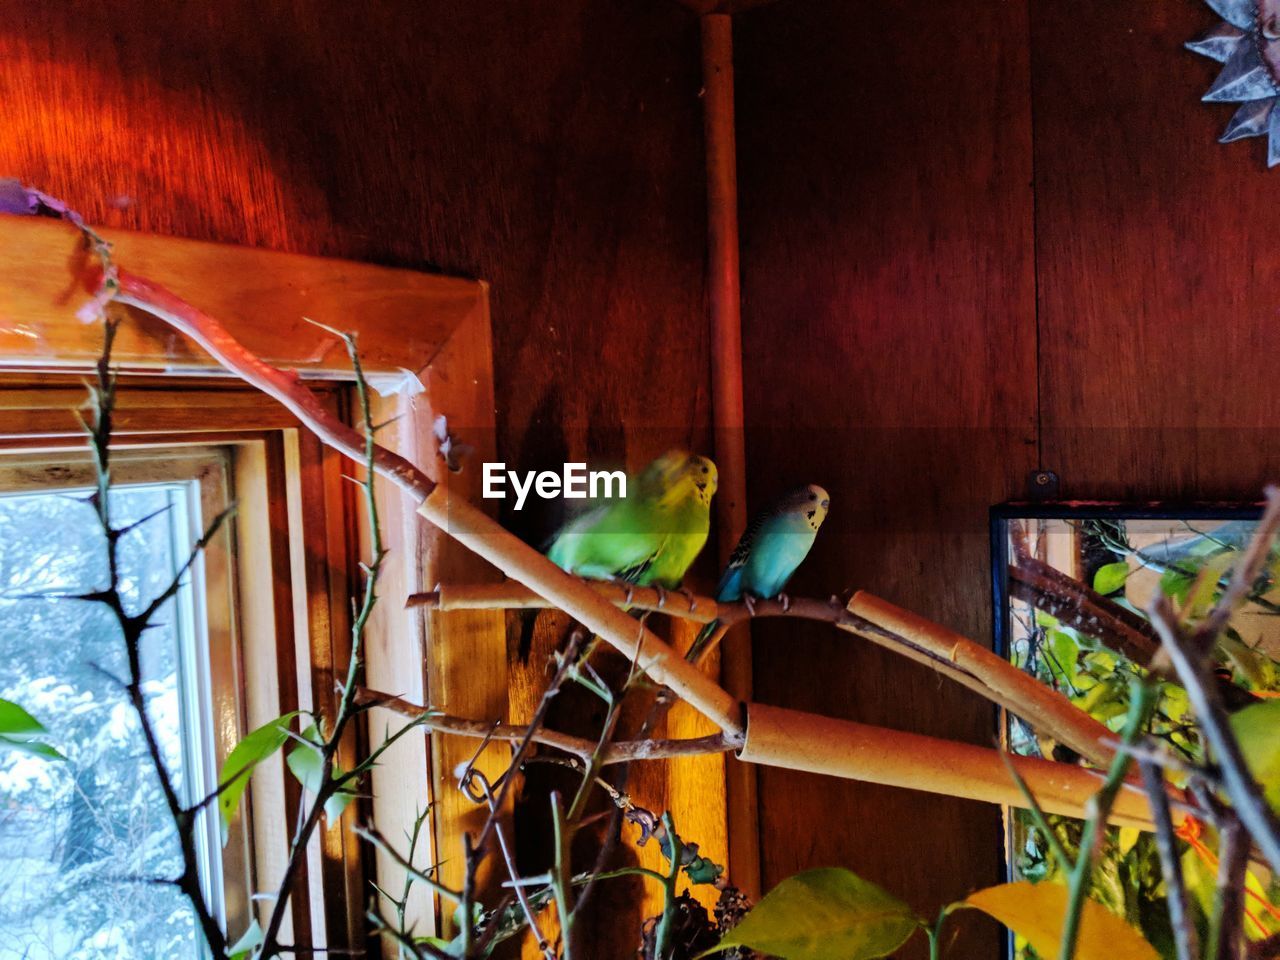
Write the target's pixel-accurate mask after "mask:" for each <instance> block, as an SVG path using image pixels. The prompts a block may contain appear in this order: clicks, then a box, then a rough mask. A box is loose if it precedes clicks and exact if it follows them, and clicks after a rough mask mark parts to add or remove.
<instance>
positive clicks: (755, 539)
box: [688, 484, 831, 660]
mask: <svg viewBox="0 0 1280 960" xmlns="http://www.w3.org/2000/svg"><path fill="white" fill-rule="evenodd" d="M830 506H831V497H830V496H829V495H828V493H827V491H826V490H824V489H822V487H819V486H817V485H816V484H809V485H808V486H806V487H799V488H797V489H795V490H792V491H791V492H790V493H788V494H786V495H785V496H783V497H781V498H779V499H778V500H775V501H774V502H773V503H771V504H770V505H769V506H768V507H766V508H765V509H764V510H762V511H761V512H760V513H758V514H756V516H755V517H754V518H753V519H752V521H751V522H750V523H749V524H748V525H747V529H746V530H745V531H744V532H743V534H742V537H741V538H740V539H739V540H738V545H737V546H736V547H735V548H734V550H733V555H732V556H730V557H729V564H728V566H726V567H725V570H724V574H723V575H722V576H721V577H720V585H719V587H718V588H717V589H716V600H717V601H718V602H720V603H733V602H735V601H738V600H743V601H745V602H746V603H747V604H748V605H750V604H751V603H752V602H753V601H754V600H762V599H770V598H773V597H782V599H783V601H784V602H785V601H786V597H785V596H784V595H783V593H782V591H783V590H784V589H785V588H786V586H787V581H789V580H790V579H791V575H792V574H793V573H795V572H796V568H797V567H798V566H800V564H801V563H802V562H803V561H804V558H805V557H807V556H808V555H809V549H810V548H811V547H812V546H813V541H814V539H815V538H816V537H817V535H818V528H819V527H821V526H822V521H823V520H825V519H826V518H827V510H828V509H829V508H830ZM719 628H720V623H719V621H716V620H713V621H712V622H711V623H708V624H707V625H706V626H705V627H703V629H702V632H701V633H699V634H698V638H697V639H696V640H694V642H693V646H691V647H690V648H689V653H688V657H689V659H690V660H696V659H698V658H699V657H700V656H701V655H702V653H703V649H704V647H706V645H707V643H708V641H710V639H711V638H712V637H713V636H715V634H716V633H717V631H718V630H719Z"/></svg>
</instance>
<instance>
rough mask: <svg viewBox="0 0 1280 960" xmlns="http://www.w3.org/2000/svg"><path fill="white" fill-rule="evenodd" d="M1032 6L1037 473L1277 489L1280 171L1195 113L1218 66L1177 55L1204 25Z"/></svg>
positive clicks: (1195, 8) (1098, 6)
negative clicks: (1277, 202)
mask: <svg viewBox="0 0 1280 960" xmlns="http://www.w3.org/2000/svg"><path fill="white" fill-rule="evenodd" d="M1035 9H1036V11H1037V17H1036V20H1035V23H1034V30H1033V37H1034V40H1035V48H1034V49H1035V59H1034V64H1033V65H1034V76H1035V104H1034V109H1035V117H1036V156H1035V166H1036V204H1037V231H1036V243H1037V259H1038V261H1039V264H1040V278H1039V279H1040V285H1039V289H1040V328H1041V343H1042V351H1041V353H1042V355H1041V377H1040V380H1041V395H1042V402H1043V414H1042V416H1043V425H1044V430H1043V445H1044V463H1045V466H1046V467H1048V468H1050V469H1053V470H1056V471H1057V472H1058V473H1059V475H1060V476H1061V478H1062V482H1063V489H1064V492H1065V493H1066V494H1067V495H1068V496H1072V497H1081V496H1087V497H1118V498H1126V497H1137V498H1141V499H1148V498H1171V499H1178V498H1184V499H1216V498H1224V499H1242V500H1248V501H1252V500H1256V499H1257V498H1258V496H1259V494H1260V491H1261V489H1262V486H1263V484H1264V483H1265V482H1267V481H1274V480H1275V479H1276V478H1277V477H1278V476H1280V444H1278V443H1277V440H1278V439H1280V391H1277V390H1276V389H1275V383H1276V376H1275V368H1276V361H1277V359H1280V350H1278V349H1277V344H1276V338H1275V330H1276V324H1277V321H1278V320H1280V246H1277V244H1276V243H1275V240H1274V234H1275V218H1274V216H1273V215H1272V210H1273V209H1274V203H1273V201H1272V198H1273V197H1274V193H1275V189H1276V184H1277V180H1276V173H1277V171H1274V170H1273V171H1270V172H1268V171H1267V169H1266V163H1265V157H1266V146H1265V143H1264V140H1244V141H1239V142H1236V143H1233V144H1229V145H1227V146H1222V145H1219V144H1218V143H1217V142H1216V140H1217V137H1218V135H1219V133H1220V132H1221V130H1222V127H1223V126H1224V125H1225V124H1226V122H1227V120H1228V119H1229V117H1230V116H1231V112H1232V108H1231V107H1230V106H1228V105H1219V104H1202V103H1200V102H1199V97H1200V96H1201V94H1203V93H1204V91H1205V90H1206V89H1208V86H1209V84H1210V83H1211V82H1212V80H1213V78H1214V76H1215V75H1216V74H1217V71H1218V69H1219V67H1218V64H1215V63H1214V62H1212V61H1210V60H1207V59H1205V58H1203V57H1198V56H1195V55H1193V54H1191V53H1189V52H1187V51H1185V50H1182V49H1181V44H1182V42H1183V41H1184V40H1185V39H1187V38H1190V37H1194V36H1195V35H1197V34H1198V33H1200V32H1202V31H1204V30H1205V29H1207V28H1208V27H1209V26H1211V25H1212V24H1214V23H1215V22H1216V18H1215V16H1214V14H1213V13H1212V11H1211V10H1209V8H1208V7H1206V6H1204V5H1203V4H1200V3H1171V2H1162V3H1155V4H1151V5H1150V6H1149V7H1148V8H1145V12H1144V14H1143V16H1142V17H1141V18H1140V22H1139V23H1135V22H1133V21H1131V20H1130V19H1129V18H1127V17H1125V16H1124V13H1123V11H1121V10H1120V9H1119V8H1117V7H1116V6H1115V5H1113V4H1110V3H1107V2H1105V0H1086V2H1083V3H1080V4H1073V6H1072V10H1071V11H1070V13H1069V14H1067V12H1066V11H1064V10H1062V9H1060V8H1059V7H1057V6H1056V5H1054V4H1049V3H1045V4H1036V5H1035ZM1064 36H1070V37H1073V38H1078V39H1076V40H1075V41H1074V42H1072V43H1069V44H1064V43H1062V38H1063V37H1064ZM1086 38H1088V46H1089V49H1090V51H1091V52H1090V57H1091V58H1092V59H1093V60H1094V61H1095V62H1096V63H1099V64H1105V65H1106V69H1105V71H1097V70H1088V69H1081V63H1080V57H1081V54H1082V51H1083V50H1084V49H1085V39H1086Z"/></svg>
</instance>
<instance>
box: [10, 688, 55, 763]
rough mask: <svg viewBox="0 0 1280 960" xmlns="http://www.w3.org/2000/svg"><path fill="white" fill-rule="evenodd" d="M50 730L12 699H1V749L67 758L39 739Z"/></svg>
mask: <svg viewBox="0 0 1280 960" xmlns="http://www.w3.org/2000/svg"><path fill="white" fill-rule="evenodd" d="M48 732H49V731H48V730H46V729H45V728H44V725H43V724H41V723H40V721H39V720H37V719H36V718H35V717H33V716H32V715H31V714H29V713H27V711H26V710H24V709H23V708H22V707H20V706H18V705H17V704H16V703H14V702H13V701H12V700H3V699H0V749H3V750H14V751H17V752H18V753H29V754H31V755H32V756H36V757H44V758H45V759H46V760H65V759H67V758H66V757H64V756H63V755H62V754H60V753H59V752H58V751H57V750H55V749H54V748H53V747H51V746H49V744H47V743H42V742H40V741H39V740H37V739H36V738H37V737H41V736H44V735H45V734H47V733H48Z"/></svg>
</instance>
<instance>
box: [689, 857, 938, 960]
mask: <svg viewBox="0 0 1280 960" xmlns="http://www.w3.org/2000/svg"><path fill="white" fill-rule="evenodd" d="M919 926H921V921H920V919H919V918H918V917H917V916H916V915H915V914H914V913H912V912H911V908H910V907H908V906H907V905H906V904H905V903H903V902H902V901H901V900H898V899H897V898H895V897H892V896H890V895H889V894H888V893H886V892H885V891H884V890H882V889H880V888H879V887H878V886H876V885H875V884H874V883H870V882H868V881H866V880H863V879H862V878H861V877H859V876H857V875H856V874H854V873H851V872H850V871H848V870H843V869H841V868H839V867H827V868H823V869H819V870H808V871H806V872H804V873H798V874H796V875H795V876H793V877H788V878H787V879H786V880H783V881H782V882H781V883H780V884H778V885H777V886H776V887H774V888H773V889H772V890H770V891H769V893H768V895H767V896H765V898H764V899H763V900H761V901H760V902H759V903H758V904H756V906H755V907H754V908H753V909H752V910H751V912H750V913H748V914H747V915H746V917H744V918H743V920H742V922H741V923H739V924H738V925H737V926H736V927H734V928H733V929H732V930H730V931H729V932H728V933H727V934H725V936H724V939H723V940H721V941H720V943H719V945H718V946H716V947H714V948H713V949H711V950H707V951H704V952H702V953H700V954H698V957H708V956H711V955H712V954H715V953H719V952H720V951H721V950H727V949H729V948H730V947H748V948H750V949H752V950H756V951H759V952H760V953H765V954H768V955H769V956H772V957H780V958H782V960H871V958H874V957H887V956H888V955H889V954H891V953H893V951H895V950H897V949H898V947H900V946H902V944H904V943H905V942H906V941H907V938H909V937H910V936H911V934H912V933H914V932H915V931H916V929H917V928H918V927H919Z"/></svg>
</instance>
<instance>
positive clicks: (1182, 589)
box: [1160, 567, 1196, 603]
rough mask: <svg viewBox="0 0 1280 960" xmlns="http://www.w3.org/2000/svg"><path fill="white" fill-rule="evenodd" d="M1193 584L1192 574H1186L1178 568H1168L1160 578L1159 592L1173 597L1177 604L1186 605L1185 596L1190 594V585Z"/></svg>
mask: <svg viewBox="0 0 1280 960" xmlns="http://www.w3.org/2000/svg"><path fill="white" fill-rule="evenodd" d="M1195 582H1196V577H1195V574H1194V573H1188V572H1187V571H1185V570H1181V569H1179V568H1178V567H1170V568H1169V569H1168V570H1166V571H1165V572H1164V574H1163V575H1162V576H1161V577H1160V592H1161V593H1163V594H1165V595H1166V596H1169V597H1173V598H1174V599H1175V600H1177V601H1178V602H1179V603H1186V602H1187V595H1188V594H1189V593H1191V585H1192V584H1193V583H1195Z"/></svg>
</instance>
